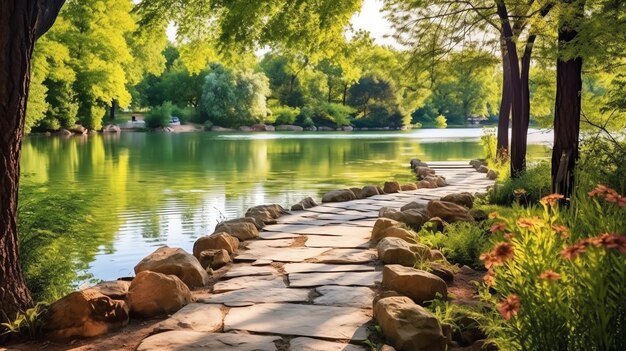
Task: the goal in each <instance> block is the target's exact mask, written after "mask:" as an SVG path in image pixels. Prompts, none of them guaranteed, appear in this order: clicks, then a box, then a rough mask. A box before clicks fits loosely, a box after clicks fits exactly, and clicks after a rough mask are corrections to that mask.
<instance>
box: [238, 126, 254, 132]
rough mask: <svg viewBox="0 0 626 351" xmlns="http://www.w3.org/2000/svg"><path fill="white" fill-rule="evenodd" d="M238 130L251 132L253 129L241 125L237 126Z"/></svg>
mask: <svg viewBox="0 0 626 351" xmlns="http://www.w3.org/2000/svg"><path fill="white" fill-rule="evenodd" d="M238 130H239V131H241V132H251V131H252V130H253V129H252V127H248V126H241V127H239V129H238Z"/></svg>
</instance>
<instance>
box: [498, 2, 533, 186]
mask: <svg viewBox="0 0 626 351" xmlns="http://www.w3.org/2000/svg"><path fill="white" fill-rule="evenodd" d="M496 7H497V10H498V16H499V17H500V22H501V24H502V34H503V35H504V40H505V43H506V53H507V55H508V58H509V64H510V68H511V91H510V92H511V95H512V99H511V106H512V108H511V111H512V123H511V125H512V131H511V177H513V178H515V177H518V176H519V175H520V174H521V172H523V171H524V169H525V168H526V136H527V131H526V129H524V120H523V117H522V114H523V108H522V84H521V80H520V65H519V57H518V55H517V48H516V45H515V40H514V37H513V30H512V28H511V23H510V20H509V15H508V12H507V9H506V5H505V4H504V1H503V0H496Z"/></svg>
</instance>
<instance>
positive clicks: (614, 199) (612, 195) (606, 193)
mask: <svg viewBox="0 0 626 351" xmlns="http://www.w3.org/2000/svg"><path fill="white" fill-rule="evenodd" d="M587 194H588V195H589V196H591V197H599V198H604V200H605V201H606V202H611V203H614V204H617V205H618V206H619V207H622V208H624V207H626V197H624V196H622V195H620V194H619V193H618V192H617V191H615V189H611V188H609V187H607V186H606V185H602V184H598V185H597V186H596V188H595V189H593V190H592V191H590V192H588V193H587Z"/></svg>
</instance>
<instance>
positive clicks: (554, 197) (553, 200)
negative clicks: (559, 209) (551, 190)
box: [541, 194, 564, 206]
mask: <svg viewBox="0 0 626 351" xmlns="http://www.w3.org/2000/svg"><path fill="white" fill-rule="evenodd" d="M563 198H564V196H563V195H561V194H551V195H548V196H544V197H543V198H542V199H541V203H542V204H544V205H549V206H554V205H556V204H558V203H559V200H561V199H563Z"/></svg>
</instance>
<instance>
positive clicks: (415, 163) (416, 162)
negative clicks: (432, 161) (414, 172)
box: [410, 158, 428, 169]
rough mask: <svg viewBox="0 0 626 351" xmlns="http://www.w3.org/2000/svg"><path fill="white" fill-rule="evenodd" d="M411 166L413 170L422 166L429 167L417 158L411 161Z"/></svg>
mask: <svg viewBox="0 0 626 351" xmlns="http://www.w3.org/2000/svg"><path fill="white" fill-rule="evenodd" d="M410 164H411V169H415V167H420V166H424V167H428V165H427V164H426V163H424V162H422V160H420V159H417V158H414V159H411V161H410Z"/></svg>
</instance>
